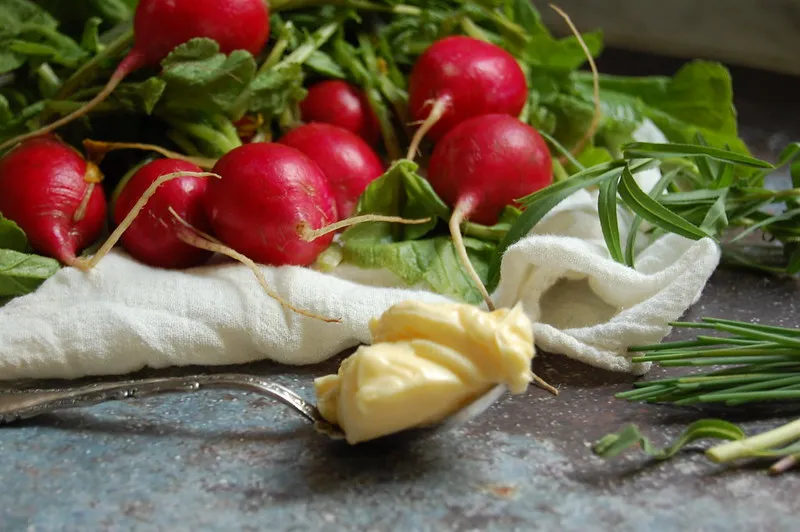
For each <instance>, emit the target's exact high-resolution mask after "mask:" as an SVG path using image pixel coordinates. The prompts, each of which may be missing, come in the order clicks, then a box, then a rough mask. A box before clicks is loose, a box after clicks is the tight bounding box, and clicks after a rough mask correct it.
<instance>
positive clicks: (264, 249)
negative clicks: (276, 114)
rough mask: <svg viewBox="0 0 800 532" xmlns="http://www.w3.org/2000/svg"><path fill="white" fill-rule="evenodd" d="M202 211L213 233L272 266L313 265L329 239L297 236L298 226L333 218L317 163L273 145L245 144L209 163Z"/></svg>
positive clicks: (332, 203)
mask: <svg viewBox="0 0 800 532" xmlns="http://www.w3.org/2000/svg"><path fill="white" fill-rule="evenodd" d="M213 171H214V173H216V174H219V175H220V176H222V179H220V180H218V181H217V180H215V181H212V182H211V183H209V186H208V194H206V197H205V206H206V212H207V214H208V216H209V218H210V220H211V226H212V227H213V228H214V233H215V234H216V235H217V236H218V237H219V239H220V240H221V241H222V242H224V243H225V244H226V245H228V246H230V247H231V248H233V249H234V250H236V251H238V252H239V253H241V254H243V255H246V256H247V257H249V258H251V259H252V260H254V261H256V262H259V263H262V264H269V265H273V266H283V265H298V266H307V265H309V264H311V263H313V262H314V261H315V260H316V258H317V256H318V255H319V254H320V253H322V251H324V250H325V249H326V248H327V247H328V246H329V245H330V244H331V242H332V240H333V235H327V236H325V237H324V238H319V239H317V240H315V241H313V242H307V241H305V240H303V239H302V238H301V237H300V236H299V234H298V232H297V228H298V227H299V226H301V225H305V226H308V227H311V228H312V229H318V228H320V227H322V226H325V225H328V224H330V223H332V222H334V221H336V219H337V213H336V201H335V200H334V197H333V193H332V191H331V188H330V185H329V184H328V180H327V179H326V177H325V174H324V173H323V171H322V170H321V169H320V167H319V166H318V165H317V164H316V163H315V162H314V161H312V160H311V159H310V158H308V157H307V156H306V155H304V154H303V153H302V152H301V151H299V150H297V149H295V148H291V147H289V146H284V145H282V144H277V143H267V142H257V143H253V144H245V145H244V146H240V147H238V148H235V149H233V150H231V151H229V152H228V153H226V154H225V155H224V156H222V158H220V160H219V161H217V164H216V165H214V169H213Z"/></svg>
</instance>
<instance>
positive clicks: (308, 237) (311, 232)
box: [297, 214, 431, 242]
mask: <svg viewBox="0 0 800 532" xmlns="http://www.w3.org/2000/svg"><path fill="white" fill-rule="evenodd" d="M430 221H431V219H430V218H419V219H413V220H411V219H407V218H400V217H399V216H384V215H382V214H364V215H362V216H353V217H352V218H347V219H344V220H341V221H338V222H336V223H332V224H330V225H326V226H325V227H322V228H320V229H311V228H310V227H309V226H308V224H306V223H305V222H303V223H301V224H300V225H298V227H297V232H298V234H299V235H300V238H302V239H303V240H305V241H306V242H311V241H313V240H316V239H318V238H320V237H323V236H325V235H327V234H328V233H333V232H334V231H338V230H340V229H344V228H345V227H351V226H353V225H358V224H361V223H366V222H388V223H397V224H405V225H418V224H424V223H428V222H430Z"/></svg>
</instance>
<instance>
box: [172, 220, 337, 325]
mask: <svg viewBox="0 0 800 532" xmlns="http://www.w3.org/2000/svg"><path fill="white" fill-rule="evenodd" d="M170 213H171V214H172V216H173V217H175V219H176V220H177V221H178V222H180V224H181V225H183V226H184V228H185V229H186V230H185V231H179V232H178V238H179V239H180V240H181V241H182V242H183V243H185V244H187V245H190V246H194V247H196V248H200V249H204V250H206V251H210V252H212V253H219V254H221V255H225V256H227V257H230V258H232V259H233V260H235V261H238V262H240V263H242V264H244V265H245V266H247V267H248V268H250V270H251V271H252V272H253V275H255V276H256V280H257V281H258V284H259V285H261V288H263V289H264V292H266V294H267V295H268V296H269V297H271V298H272V299H274V300H275V301H277V302H278V303H280V304H281V305H282V306H284V307H286V308H287V309H289V310H290V311H292V312H296V313H297V314H300V315H301V316H306V317H307V318H312V319H315V320H320V321H324V322H325V323H340V322H341V321H342V320H341V319H340V318H326V317H324V316H320V315H318V314H314V313H313V312H309V311H307V310H303V309H301V308H297V307H295V306H294V305H292V304H291V303H289V302H288V301H287V300H285V299H284V298H283V297H281V296H280V294H278V293H277V292H275V291H273V290H272V289H270V287H269V284H268V283H267V279H266V278H265V277H264V273H263V272H262V271H261V269H260V268H259V267H258V265H257V264H256V263H255V262H253V261H252V260H251V259H250V258H248V257H247V256H245V255H242V254H241V253H239V252H238V251H236V250H235V249H232V248H230V247H228V246H226V245H224V244H223V243H222V242H220V241H219V240H217V239H214V238H211V237H210V236H209V235H207V234H206V233H204V232H202V231H200V230H198V229H196V228H195V227H193V226H192V225H191V224H190V223H189V222H187V221H186V220H184V219H183V218H181V217H180V215H179V214H178V213H176V212H175V211H174V210H173V209H172V207H170Z"/></svg>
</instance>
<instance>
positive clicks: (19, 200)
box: [0, 136, 107, 265]
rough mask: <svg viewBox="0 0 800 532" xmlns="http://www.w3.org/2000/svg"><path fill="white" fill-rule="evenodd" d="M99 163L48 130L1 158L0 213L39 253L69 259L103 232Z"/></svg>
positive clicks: (64, 260) (62, 259)
mask: <svg viewBox="0 0 800 532" xmlns="http://www.w3.org/2000/svg"><path fill="white" fill-rule="evenodd" d="M102 177H103V176H102V173H101V172H100V169H99V168H98V167H97V166H96V165H95V164H93V163H91V162H87V161H86V160H85V159H84V158H83V157H81V155H80V153H78V152H77V151H76V150H75V149H74V148H72V147H71V146H68V145H67V144H64V143H63V142H61V141H59V140H57V139H56V138H54V137H50V136H44V137H39V138H35V139H31V140H27V141H25V142H23V143H21V144H20V145H19V146H17V147H15V148H14V149H12V150H11V151H10V152H8V153H7V154H6V155H5V156H4V157H3V158H2V159H0V213H2V215H3V216H5V217H6V218H9V219H10V220H13V221H14V222H16V223H17V224H18V225H19V226H20V227H21V228H22V230H23V231H25V233H26V234H27V235H28V240H29V241H30V243H31V246H32V247H33V248H34V249H35V250H36V251H37V252H39V253H42V254H44V255H47V256H49V257H53V258H55V259H58V260H59V261H60V262H62V263H63V264H66V265H72V264H74V263H75V262H76V256H77V254H78V252H80V251H81V250H83V249H84V248H86V247H87V246H89V245H90V244H92V243H93V242H94V241H95V240H96V239H97V238H99V237H100V234H101V232H102V231H103V227H104V224H105V218H106V209H107V205H106V198H105V196H104V195H103V189H102V187H98V186H96V184H97V183H99V182H100V181H101V180H102Z"/></svg>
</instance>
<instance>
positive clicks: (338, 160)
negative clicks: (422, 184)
mask: <svg viewBox="0 0 800 532" xmlns="http://www.w3.org/2000/svg"><path fill="white" fill-rule="evenodd" d="M279 142H280V143H281V144H285V145H286V146H291V147H292V148H296V149H298V150H300V151H301V152H303V153H304V154H306V155H307V156H308V157H309V158H310V159H311V160H312V161H314V162H315V163H317V165H319V167H320V168H321V169H322V172H323V173H324V174H325V177H327V178H328V183H330V186H331V191H332V192H333V196H334V198H335V199H336V210H337V212H338V214H339V217H341V218H347V217H348V216H350V215H351V214H353V211H354V210H355V208H356V205H357V203H358V199H359V197H361V194H362V193H363V192H364V190H366V188H367V185H369V184H370V183H371V182H372V181H374V180H375V179H377V178H378V177H380V176H381V175H382V174H383V172H384V171H385V168H384V165H383V162H382V161H381V159H380V157H378V154H376V153H375V152H374V151H373V150H372V148H370V147H369V145H368V144H367V143H366V142H364V141H363V140H362V139H361V137H359V136H357V135H355V134H354V133H351V132H350V131H348V130H346V129H343V128H341V127H338V126H333V125H330V124H322V123H312V124H306V125H303V126H300V127H297V128H295V129H293V130H292V131H290V132H289V133H287V134H286V135H284V136H283V137H282V138H281V139H280V141H279Z"/></svg>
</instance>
